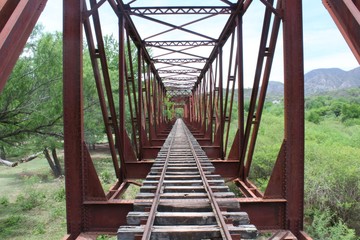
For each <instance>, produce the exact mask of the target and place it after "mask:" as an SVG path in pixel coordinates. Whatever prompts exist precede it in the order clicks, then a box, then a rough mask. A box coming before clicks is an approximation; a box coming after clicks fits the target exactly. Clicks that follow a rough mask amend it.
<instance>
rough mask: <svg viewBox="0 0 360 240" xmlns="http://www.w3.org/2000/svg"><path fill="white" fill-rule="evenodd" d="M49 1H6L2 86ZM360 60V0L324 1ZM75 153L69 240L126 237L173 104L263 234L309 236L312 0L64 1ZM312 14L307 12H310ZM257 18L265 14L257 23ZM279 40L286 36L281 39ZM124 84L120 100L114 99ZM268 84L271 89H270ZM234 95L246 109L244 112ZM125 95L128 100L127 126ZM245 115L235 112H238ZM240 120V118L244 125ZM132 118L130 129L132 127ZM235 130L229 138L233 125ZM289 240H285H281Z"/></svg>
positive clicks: (68, 125) (70, 156)
mask: <svg viewBox="0 0 360 240" xmlns="http://www.w3.org/2000/svg"><path fill="white" fill-rule="evenodd" d="M46 3H47V0H5V1H1V2H0V14H1V18H0V56H1V57H0V69H1V71H0V89H2V88H3V87H4V86H5V83H6V80H7V79H8V77H9V75H10V73H11V71H12V68H13V66H14V65H15V63H16V60H17V58H18V57H19V55H20V54H21V51H22V49H23V47H24V45H25V43H26V41H27V39H28V37H29V35H30V33H31V31H32V29H33V28H34V26H35V24H36V22H37V20H38V18H39V16H40V14H41V12H42V11H43V9H44V7H45V5H46ZM259 3H260V4H261V7H262V15H261V19H257V21H259V22H260V23H261V26H262V27H261V30H260V31H261V33H260V34H259V36H260V37H259V39H258V40H257V41H258V48H257V51H254V52H253V53H252V56H256V59H257V60H256V68H255V71H254V74H253V75H254V78H253V79H251V80H252V82H253V86H252V93H251V96H250V103H249V106H247V107H246V108H245V94H244V83H245V81H246V80H247V79H246V76H245V74H244V72H245V71H247V69H245V67H244V66H245V64H246V63H247V62H248V61H250V60H249V59H247V55H246V54H244V52H245V51H246V49H248V47H249V46H248V45H246V42H245V41H244V35H246V31H244V30H245V29H246V27H245V26H246V24H248V23H249V22H248V21H244V18H245V17H246V16H247V14H249V12H251V11H250V10H251V8H252V7H253V5H254V4H259ZM323 3H324V5H325V7H326V8H327V9H328V11H329V13H330V14H331V16H332V17H333V19H334V21H335V23H336V24H337V26H338V28H339V29H340V31H341V33H342V34H343V36H344V37H345V39H346V41H347V43H348V45H349V46H350V48H351V50H352V51H353V53H354V55H355V57H356V59H357V60H358V61H359V62H360V42H359V39H360V13H359V9H360V1H359V0H323ZM63 7H64V9H63V23H64V27H63V40H64V45H63V46H64V47H63V59H64V63H63V64H64V67H63V83H64V94H63V102H64V134H65V139H64V151H65V171H66V203H67V231H68V236H67V237H66V238H67V239H76V238H78V237H79V236H84V237H86V236H89V235H86V234H89V233H93V232H97V233H116V231H117V229H118V228H119V226H121V225H125V224H126V216H127V214H128V212H130V211H131V210H132V208H133V204H134V201H133V200H122V199H121V197H120V196H121V194H122V193H123V192H124V191H125V190H126V189H127V187H128V186H129V185H130V184H132V183H133V181H134V179H143V178H145V177H146V175H147V174H148V173H149V171H150V168H151V166H152V164H153V162H154V159H155V158H156V157H157V154H158V152H159V150H160V149H161V147H162V145H163V144H164V142H165V139H166V137H167V135H168V134H169V132H170V129H171V127H170V126H171V125H172V124H173V121H170V120H169V119H168V118H167V116H166V114H165V112H166V110H169V109H166V106H167V105H166V103H167V102H168V101H170V102H171V101H172V102H175V104H174V105H173V108H174V109H175V108H176V109H178V108H181V109H182V112H183V120H184V122H185V123H186V124H187V126H188V127H189V129H191V130H192V133H193V136H194V137H195V138H196V139H197V141H198V142H199V144H200V145H201V148H202V149H203V150H204V151H205V153H206V155H207V156H208V158H209V159H210V160H211V163H212V164H213V165H214V167H215V172H216V173H217V174H220V175H221V176H222V177H223V178H230V179H232V180H233V181H234V182H235V183H236V185H237V187H238V188H239V190H240V191H241V193H242V194H243V196H244V197H241V198H236V201H238V202H239V203H240V206H241V210H242V211H245V212H246V213H247V214H248V215H249V217H250V219H251V222H252V223H253V224H254V225H255V226H256V227H257V229H259V230H272V231H274V230H275V231H276V230H286V231H289V232H292V233H293V234H294V235H295V236H296V237H297V238H298V239H310V237H308V236H307V235H306V234H305V233H304V232H303V198H304V71H303V62H304V59H303V33H302V31H303V30H302V11H303V9H302V1H301V0H256V1H252V0H238V1H235V0H218V1H215V0H214V1H211V2H210V1H202V2H198V1H186V0H184V1H153V2H152V1H143V0H124V1H122V0H63ZM103 9H107V11H106V16H110V15H112V17H113V18H114V19H115V20H114V21H112V27H113V29H112V30H113V31H114V32H116V33H117V38H118V57H119V64H118V78H117V79H112V78H111V76H110V73H109V67H108V65H109V63H108V60H107V55H106V51H105V46H104V34H103V32H104V28H105V27H108V26H107V24H108V23H106V24H105V23H104V22H103V21H104V20H103V19H106V17H104V15H103V14H102V11H103ZM305 11H306V9H305ZM252 21H255V20H252ZM279 38H282V45H281V46H280V47H282V52H283V60H282V65H283V71H284V73H283V81H284V136H283V142H282V145H281V146H280V147H279V152H278V157H277V159H276V161H275V164H274V166H273V171H272V173H271V175H270V176H269V179H270V180H269V183H268V186H267V188H266V190H265V191H264V192H261V191H260V190H259V189H258V188H257V187H256V186H255V185H254V184H253V183H252V182H251V181H250V180H249V174H250V173H251V170H252V165H253V164H252V162H253V161H252V160H253V155H254V152H255V151H256V147H255V146H256V141H257V137H258V132H259V127H260V123H261V119H262V111H263V108H264V102H265V99H266V92H267V86H268V83H269V77H270V73H271V70H272V64H273V59H274V55H275V50H276V47H277V43H278V42H279ZM83 41H86V42H87V47H88V49H87V51H89V53H90V58H91V64H92V68H93V78H94V84H96V87H97V93H98V96H99V103H100V104H99V105H100V107H101V110H102V115H103V127H104V128H105V132H106V134H107V137H108V142H109V148H110V152H111V157H112V163H113V168H114V172H115V174H116V178H117V181H116V183H114V185H113V187H112V188H111V189H110V191H109V192H105V191H104V189H103V188H102V186H101V183H100V180H99V176H98V173H97V172H96V169H95V167H94V165H93V161H92V158H91V156H90V154H89V150H88V148H87V146H86V144H85V139H84V105H83V103H84V99H83V95H82V93H83V85H82V82H83V77H82V71H83V65H82V62H83V59H82V58H83V50H84V49H83V46H84V45H83ZM278 45H279V44H278ZM115 82H116V83H117V85H118V89H117V90H116V91H118V96H119V98H118V99H115V98H114V96H113V91H114V89H113V86H114V85H115V84H114V83H115ZM260 86H261V87H260ZM235 102H236V104H237V106H238V110H237V111H233V108H234V105H235ZM125 103H126V104H127V105H128V106H129V109H130V110H129V111H130V117H129V119H130V120H128V121H129V122H127V120H126V113H125ZM235 115H236V116H235ZM232 119H237V121H236V123H234V121H232ZM125 124H130V125H131V128H130V129H128V130H126V128H125ZM230 127H231V128H235V129H236V136H235V138H234V139H229V129H230ZM279 239H280V238H279Z"/></svg>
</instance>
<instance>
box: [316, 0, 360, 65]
mask: <svg viewBox="0 0 360 240" xmlns="http://www.w3.org/2000/svg"><path fill="white" fill-rule="evenodd" d="M323 4H324V5H325V7H326V9H327V10H328V11H329V13H330V15H331V17H332V18H333V20H334V22H335V23H336V25H337V27H338V28H339V30H340V32H341V33H342V35H343V37H344V38H345V40H346V42H347V44H348V45H349V47H350V49H351V51H352V52H353V54H354V55H355V58H356V60H357V61H358V62H359V64H360V41H359V39H360V1H359V0H323Z"/></svg>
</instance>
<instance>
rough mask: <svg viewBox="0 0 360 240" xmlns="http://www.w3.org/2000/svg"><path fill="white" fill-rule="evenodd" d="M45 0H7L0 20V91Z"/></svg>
mask: <svg viewBox="0 0 360 240" xmlns="http://www.w3.org/2000/svg"><path fill="white" fill-rule="evenodd" d="M46 3H47V0H8V1H6V3H5V4H4V6H3V7H2V9H1V12H0V14H1V18H0V19H1V20H0V56H1V58H0V69H1V71H0V92H1V91H2V89H3V87H4V86H5V83H6V81H7V80H8V78H9V76H10V74H11V71H12V69H13V68H14V66H15V63H16V61H17V59H18V58H19V56H20V54H21V52H22V50H23V48H24V46H25V44H26V41H27V39H28V38H29V36H30V34H31V32H32V30H33V28H34V27H35V24H36V22H37V20H38V18H39V16H40V14H41V13H42V11H43V10H44V8H45V5H46Z"/></svg>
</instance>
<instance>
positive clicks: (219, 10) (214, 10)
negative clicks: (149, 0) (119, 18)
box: [126, 5, 232, 15]
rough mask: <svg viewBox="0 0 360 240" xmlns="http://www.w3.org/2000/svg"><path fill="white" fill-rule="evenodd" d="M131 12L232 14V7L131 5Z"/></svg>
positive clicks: (148, 13)
mask: <svg viewBox="0 0 360 240" xmlns="http://www.w3.org/2000/svg"><path fill="white" fill-rule="evenodd" d="M126 9H127V11H128V12H129V14H130V15H131V14H140V15H154V14H161V15H164V14H197V15H198V14H230V13H231V11H232V8H231V7H220V6H202V7H201V6H199V7H171V6H168V7H130V6H129V5H128V6H127V8H126Z"/></svg>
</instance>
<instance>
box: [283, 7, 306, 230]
mask: <svg viewBox="0 0 360 240" xmlns="http://www.w3.org/2000/svg"><path fill="white" fill-rule="evenodd" d="M283 4H284V5H283V7H284V21H283V37H284V78H285V79H284V84H285V93H284V101H285V106H284V107H285V110H284V111H285V141H286V199H287V207H286V226H287V228H288V229H289V230H290V231H292V232H293V233H294V234H295V235H297V236H298V237H299V234H300V231H301V230H302V229H303V210H304V209H303V208H304V206H303V200H304V67H303V62H304V59H303V33H302V1H301V0H285V1H283Z"/></svg>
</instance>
